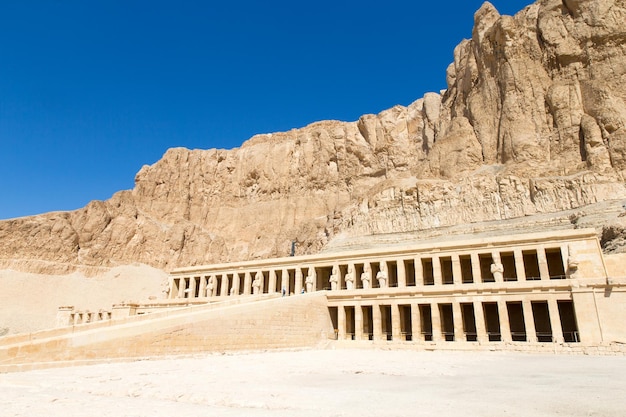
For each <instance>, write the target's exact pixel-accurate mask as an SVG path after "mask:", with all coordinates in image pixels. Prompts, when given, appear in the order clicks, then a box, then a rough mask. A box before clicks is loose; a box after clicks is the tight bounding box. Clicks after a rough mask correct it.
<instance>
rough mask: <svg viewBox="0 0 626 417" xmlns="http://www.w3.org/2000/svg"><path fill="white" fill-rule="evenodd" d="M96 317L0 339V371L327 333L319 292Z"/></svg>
mask: <svg viewBox="0 0 626 417" xmlns="http://www.w3.org/2000/svg"><path fill="white" fill-rule="evenodd" d="M103 324H104V323H93V325H91V324H86V325H81V326H75V327H68V328H63V329H55V330H53V331H50V332H49V334H47V333H46V332H41V334H37V333H33V334H31V335H16V336H14V337H8V338H6V339H4V340H3V339H0V372H7V371H16V370H26V369H32V368H39V367H50V366H67V365H71V362H75V361H80V362H84V361H95V362H97V361H103V360H109V359H123V358H142V357H152V356H164V355H180V354H192V353H201V352H222V351H240V350H262V349H284V348H303V347H313V346H316V345H318V344H319V343H320V342H322V341H325V340H328V339H329V338H331V336H332V335H333V334H334V331H333V326H332V322H331V318H330V315H329V312H328V307H327V298H326V294H325V292H316V293H312V294H303V295H296V296H289V297H273V298H270V299H262V300H258V299H257V300H255V301H251V302H247V303H246V302H244V303H239V304H236V305H227V306H224V307H215V306H213V305H206V306H200V307H198V306H195V307H189V308H181V309H177V310H176V311H175V312H172V313H171V314H168V315H163V314H159V313H156V314H155V315H154V316H153V317H151V314H146V315H143V316H134V317H130V318H129V319H122V320H112V321H110V322H108V323H107V324H106V325H103ZM68 362H69V363H68Z"/></svg>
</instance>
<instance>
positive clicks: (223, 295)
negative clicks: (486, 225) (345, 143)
mask: <svg viewBox="0 0 626 417" xmlns="http://www.w3.org/2000/svg"><path fill="white" fill-rule="evenodd" d="M614 257H615V255H610V256H604V255H603V253H602V250H601V247H600V243H599V241H598V238H597V235H596V232H595V230H593V229H580V230H565V231H563V230H562V231H549V232H540V233H516V234H509V235H500V236H490V237H485V238H481V237H477V236H473V237H467V236H466V237H460V236H452V237H444V238H438V239H432V240H428V241H420V242H415V243H414V244H411V245H402V246H398V245H387V246H378V247H376V248H373V249H367V250H343V251H335V252H332V253H321V254H317V255H308V256H294V257H285V258H278V259H264V260H257V261H246V262H234V263H225V264H216V265H207V266H198V267H189V268H180V269H176V270H173V271H171V274H170V277H169V285H168V288H167V290H166V291H164V297H163V298H162V299H155V300H150V301H146V302H141V303H121V304H117V305H114V306H113V308H112V310H111V311H99V312H98V313H95V314H94V313H91V314H84V313H82V314H81V313H80V312H76V311H74V310H73V308H72V307H69V306H68V307H60V308H59V313H58V325H59V326H58V327H57V328H55V329H50V330H46V331H41V332H36V333H31V334H22V335H14V336H7V337H3V338H2V339H0V372H2V371H3V370H19V369H32V368H33V367H40V366H59V364H64V363H70V364H76V363H77V362H80V363H83V362H85V361H87V362H93V361H101V360H111V359H126V358H136V357H149V356H160V355H172V354H195V353H201V352H212V351H213V352H214V351H234V350H258V349H274V348H302V347H314V346H320V344H321V345H328V344H334V345H337V346H339V347H342V346H359V347H364V346H377V347H380V346H384V347H387V348H413V349H443V350H449V349H464V350H474V349H475V350H481V349H489V350H520V351H543V352H546V351H549V352H564V353H569V352H573V353H598V354H624V353H626V348H625V346H626V324H625V323H624V318H625V317H626V277H624V276H623V275H622V271H623V268H624V262H623V260H624V258H623V257H618V258H614ZM81 361H82V362H81ZM51 364H52V365H51Z"/></svg>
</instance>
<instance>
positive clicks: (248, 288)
mask: <svg viewBox="0 0 626 417" xmlns="http://www.w3.org/2000/svg"><path fill="white" fill-rule="evenodd" d="M243 294H244V295H250V294H252V274H250V271H246V272H245V273H244V274H243Z"/></svg>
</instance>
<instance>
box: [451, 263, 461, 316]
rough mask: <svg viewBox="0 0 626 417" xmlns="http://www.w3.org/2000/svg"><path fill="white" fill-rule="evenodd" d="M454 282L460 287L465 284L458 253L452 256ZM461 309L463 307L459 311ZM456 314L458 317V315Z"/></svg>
mask: <svg viewBox="0 0 626 417" xmlns="http://www.w3.org/2000/svg"><path fill="white" fill-rule="evenodd" d="M452 280H453V283H454V285H460V284H462V283H463V273H462V272H461V258H460V257H459V254H457V253H455V254H453V255H452ZM453 308H454V307H453ZM460 308H461V307H460V306H459V311H460ZM454 314H455V315H456V313H454ZM455 320H456V319H455Z"/></svg>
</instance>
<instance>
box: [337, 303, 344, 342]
mask: <svg viewBox="0 0 626 417" xmlns="http://www.w3.org/2000/svg"><path fill="white" fill-rule="evenodd" d="M337 331H338V332H337V339H339V340H345V339H346V308H345V307H344V306H342V305H340V306H339V307H337Z"/></svg>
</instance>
